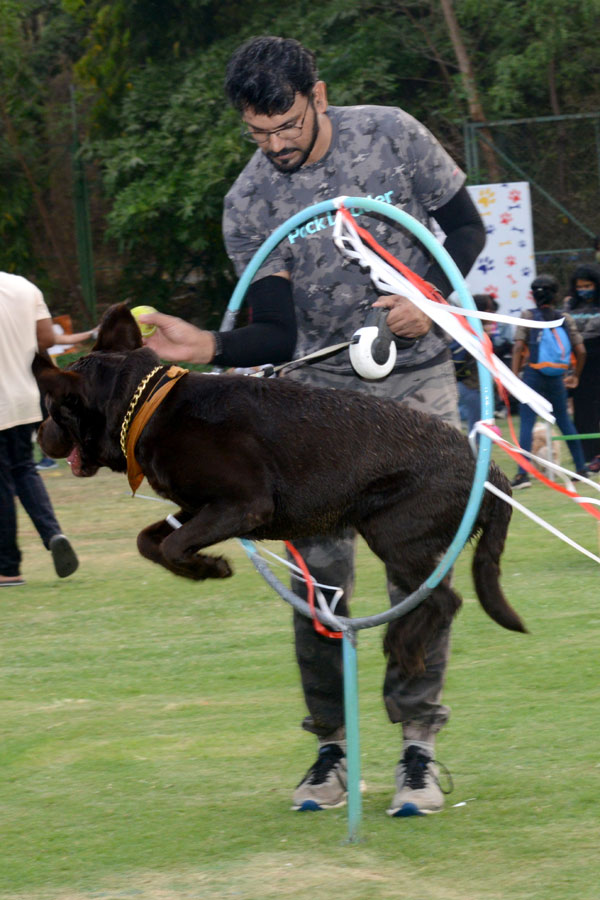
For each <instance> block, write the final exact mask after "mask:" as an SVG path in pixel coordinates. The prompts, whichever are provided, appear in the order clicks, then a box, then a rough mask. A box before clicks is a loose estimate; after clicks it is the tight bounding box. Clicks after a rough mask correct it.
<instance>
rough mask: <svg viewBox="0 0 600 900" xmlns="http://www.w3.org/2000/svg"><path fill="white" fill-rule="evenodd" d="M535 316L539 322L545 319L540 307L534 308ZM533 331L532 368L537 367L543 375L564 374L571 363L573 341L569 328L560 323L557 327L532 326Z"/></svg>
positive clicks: (531, 345)
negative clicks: (534, 327) (570, 337)
mask: <svg viewBox="0 0 600 900" xmlns="http://www.w3.org/2000/svg"><path fill="white" fill-rule="evenodd" d="M533 317H534V319H537V321H538V322H540V321H543V319H544V317H543V315H542V313H541V312H540V311H539V310H538V309H536V310H534V313H533ZM531 332H533V333H532V334H531V337H530V338H529V365H530V366H531V368H532V369H537V370H538V371H539V372H541V373H542V375H564V374H565V372H566V371H567V369H568V368H569V366H570V363H571V341H570V340H569V335H568V333H567V329H566V328H564V327H563V326H562V325H559V326H558V327H557V328H536V329H533V328H532V329H531ZM531 332H530V333H531Z"/></svg>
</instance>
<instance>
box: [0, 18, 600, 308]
mask: <svg viewBox="0 0 600 900" xmlns="http://www.w3.org/2000/svg"><path fill="white" fill-rule="evenodd" d="M454 9H455V12H456V16H457V19H458V23H459V27H460V29H461V35H462V38H463V41H464V43H465V46H466V48H467V52H468V54H469V56H470V59H471V62H472V64H473V69H474V73H475V79H476V82H477V86H478V89H479V93H480V97H481V99H482V103H483V107H484V112H485V115H486V117H487V118H488V119H489V120H494V119H498V118H520V117H532V116H543V115H549V114H552V113H556V112H560V113H573V112H582V111H585V110H596V109H598V108H599V105H600V69H599V67H598V63H597V59H596V48H595V44H594V41H593V40H591V39H590V35H593V34H594V33H595V29H596V27H597V22H598V21H599V19H600V0H581V2H577V3H575V2H573V0H559V2H556V0H531V2H529V3H526V4H523V3H522V2H521V0H489V2H486V3H485V4H482V3H481V2H480V0H454ZM0 21H1V22H2V30H1V31H0V78H1V83H2V89H1V91H0V99H1V101H2V109H3V111H4V112H3V115H4V118H5V119H6V117H7V116H8V117H9V118H10V124H11V126H12V128H13V133H14V134H13V136H12V137H11V136H10V135H9V133H8V131H7V127H6V123H5V125H4V127H3V128H2V129H0V238H1V239H2V240H3V245H4V248H5V249H4V262H3V265H4V266H5V267H8V268H14V269H21V270H23V269H24V268H25V269H27V271H28V272H29V273H30V274H32V275H36V274H37V273H38V270H37V268H36V267H37V266H38V261H37V259H36V258H35V252H34V249H33V248H34V246H35V242H34V240H33V237H35V233H36V228H37V229H38V230H39V222H38V221H37V219H38V216H37V211H36V210H35V209H34V207H33V204H32V183H31V182H32V180H33V182H34V183H35V185H36V186H37V187H38V189H39V191H40V192H41V196H42V197H46V195H47V194H48V193H49V184H50V172H51V171H52V166H53V162H52V160H51V158H50V149H51V147H52V145H53V143H56V142H58V141H60V140H62V139H63V138H64V133H65V132H68V125H67V118H68V116H69V110H68V106H67V104H65V103H64V102H62V103H61V102H58V103H57V102H56V96H55V94H54V93H53V92H54V91H55V89H56V85H57V84H59V83H65V84H67V83H69V82H70V80H71V77H72V74H73V73H72V70H73V72H74V75H75V77H76V80H77V85H78V89H79V109H78V116H79V123H80V126H81V128H82V129H83V130H84V131H85V134H86V136H87V142H86V144H85V147H84V152H85V155H86V159H87V160H88V163H89V171H92V172H94V173H98V181H97V183H96V184H95V185H94V196H93V198H92V201H93V203H92V205H93V206H94V208H95V209H96V211H97V212H96V217H95V221H94V226H95V242H96V245H100V244H101V242H102V239H103V237H104V233H105V232H106V235H107V237H108V238H109V240H110V241H111V242H112V243H111V245H110V246H111V247H114V248H115V253H116V254H118V259H116V260H113V259H111V260H110V261H109V264H108V265H107V268H111V269H114V270H118V272H119V273H120V274H119V278H118V279H117V281H118V285H117V290H118V294H119V295H120V296H128V297H131V298H135V299H147V300H148V301H149V302H152V303H153V304H154V305H157V306H158V307H160V308H164V309H170V310H173V311H175V312H178V313H179V314H182V315H186V316H188V317H189V316H193V317H195V318H196V319H197V320H198V321H199V322H204V323H206V324H210V325H214V324H216V322H217V321H218V319H219V317H220V312H221V310H222V309H223V307H224V305H225V303H226V301H227V298H228V296H229V294H230V292H231V289H232V286H233V283H234V276H233V272H232V270H231V267H230V265H229V263H228V260H227V259H226V256H225V252H224V248H223V243H222V239H221V235H220V218H221V208H222V200H223V196H224V194H225V192H226V190H227V189H228V187H229V186H230V185H231V183H232V182H233V180H234V179H235V177H236V175H237V174H238V172H239V171H240V170H241V168H242V167H243V165H244V162H245V161H246V160H247V158H248V156H249V153H250V152H251V150H250V148H249V147H248V146H246V145H244V144H243V143H242V142H241V141H240V140H239V133H238V123H237V118H236V116H235V114H233V113H232V111H231V110H230V109H229V108H228V106H227V104H226V101H225V99H224V96H223V90H222V84H223V77H224V71H225V66H226V62H227V59H228V57H229V55H230V54H231V52H232V51H233V49H234V48H235V47H236V46H237V45H238V44H239V43H241V41H243V40H244V39H246V38H248V37H250V36H252V35H256V34H261V33H262V34H265V33H270V34H280V35H283V36H289V37H297V38H298V39H300V40H301V41H302V42H303V43H305V44H306V45H307V46H308V47H310V48H311V49H313V50H314V51H315V53H316V55H317V60H318V64H319V68H320V73H321V76H322V77H323V78H324V80H325V81H326V82H327V84H328V90H329V100H330V102H331V103H332V104H337V105H345V104H353V103H357V102H362V103H376V104H389V105H399V106H403V107H404V108H406V109H407V110H409V111H410V112H411V113H412V114H413V115H415V116H416V117H417V118H419V119H421V120H422V121H424V122H425V123H426V124H427V125H428V126H429V127H430V128H431V129H432V131H433V132H434V133H435V134H436V135H438V136H439V137H440V139H441V140H442V141H443V143H444V144H445V145H446V146H447V147H448V149H449V150H450V152H451V153H452V154H453V155H454V156H455V158H457V160H458V161H459V162H462V155H463V146H462V145H463V137H462V130H461V123H462V120H463V119H464V118H465V117H466V116H467V111H468V107H467V103H466V97H465V90H464V84H463V81H462V78H461V76H460V74H459V72H458V66H457V61H456V56H455V52H454V48H453V46H452V43H451V41H450V37H449V35H448V30H447V27H446V24H445V21H444V17H443V14H442V10H441V6H440V3H439V2H438V0H390V2H383V0H351V2H348V0H323V2H321V3H319V4H314V3H310V2H308V0H296V2H295V3H293V4H288V5H287V6H286V5H285V4H284V5H282V4H281V3H276V2H275V0H263V2H261V3H258V4H257V3H255V2H252V0H222V2H218V0H186V2H181V0H110V2H109V0H0ZM9 138H10V139H9ZM544 143H545V146H546V145H547V142H544ZM523 152H525V148H524V151H523ZM526 152H527V153H529V154H530V156H533V157H535V148H533V147H527V148H526ZM553 152H554V151H553ZM592 153H593V150H592ZM547 155H548V154H547ZM554 155H555V156H556V159H557V161H555V160H554V158H552V159H548V160H547V163H546V168H551V166H552V165H555V166H556V167H558V165H559V163H560V169H561V173H564V172H567V170H568V160H566V159H563V158H560V159H558V157H559V151H558V150H557V151H556V152H555V154H554ZM587 155H588V156H589V153H588V154H587ZM24 164H25V165H26V166H27V167H28V169H29V171H30V172H31V175H32V178H31V179H28V178H27V177H26V176H25V172H24ZM576 164H577V167H578V168H579V169H581V166H580V164H579V159H577V161H576ZM544 177H545V176H544ZM561 178H562V181H563V182H564V189H565V192H567V191H568V192H570V196H576V197H578V198H579V197H582V196H583V195H582V190H581V189H580V187H579V186H577V188H576V189H575V190H574V189H573V185H572V184H570V183H568V180H567V178H566V175H564V177H563V176H562V175H561ZM582 202H583V201H582ZM105 226H106V227H105ZM38 243H39V240H38ZM73 249H74V248H68V249H67V252H66V256H67V257H69V258H72V259H74V256H75V254H74V252H73ZM102 251H103V253H104V255H110V253H113V251H112V250H110V251H109V250H107V249H106V248H105V247H104V246H103V248H102ZM113 255H114V254H113ZM39 274H40V275H41V274H42V273H41V272H39ZM111 299H112V296H111ZM101 300H102V298H101Z"/></svg>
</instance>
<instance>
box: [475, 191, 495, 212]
mask: <svg viewBox="0 0 600 900" xmlns="http://www.w3.org/2000/svg"><path fill="white" fill-rule="evenodd" d="M477 202H478V203H479V204H480V206H485V207H486V208H487V207H488V206H492V205H493V204H494V203H495V202H496V194H495V193H494V191H493V190H492V189H491V188H483V189H482V190H481V191H479V197H478V200H477Z"/></svg>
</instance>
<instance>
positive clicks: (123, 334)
mask: <svg viewBox="0 0 600 900" xmlns="http://www.w3.org/2000/svg"><path fill="white" fill-rule="evenodd" d="M142 343H143V342H142V335H141V332H140V329H139V327H138V324H137V322H136V321H135V319H134V318H133V316H132V315H131V313H130V312H129V310H128V309H127V305H126V304H125V303H115V304H114V306H110V307H109V308H108V309H107V310H106V312H105V313H104V315H103V317H102V321H101V322H100V328H99V330H98V338H97V340H96V343H95V344H94V346H93V347H92V350H97V351H100V352H101V353H102V352H103V353H119V352H123V351H127V350H137V349H138V347H141V346H142Z"/></svg>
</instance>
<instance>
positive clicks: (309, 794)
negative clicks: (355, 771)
mask: <svg viewBox="0 0 600 900" xmlns="http://www.w3.org/2000/svg"><path fill="white" fill-rule="evenodd" d="M347 785H348V776H347V770H346V754H345V753H344V751H343V750H342V748H341V747H340V745H339V744H322V745H321V746H320V747H319V755H318V756H317V760H316V762H315V763H314V764H313V765H312V766H311V767H310V769H309V770H308V772H307V773H306V775H305V776H304V778H303V779H302V781H301V782H300V784H299V785H298V787H297V788H296V790H295V791H294V796H293V804H294V805H293V806H292V809H296V810H300V811H302V812H306V811H311V812H314V811H316V810H320V809H335V808H336V807H337V806H343V805H344V804H345V802H346V795H347Z"/></svg>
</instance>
